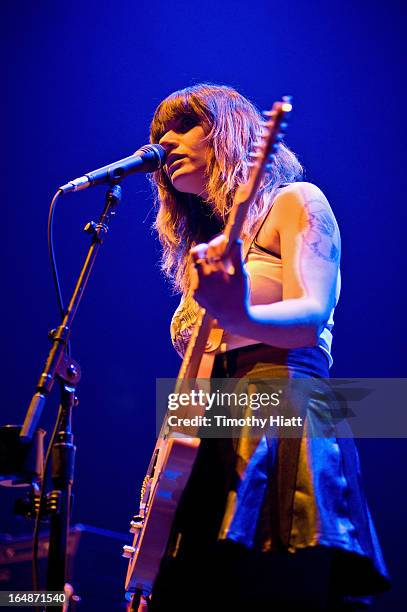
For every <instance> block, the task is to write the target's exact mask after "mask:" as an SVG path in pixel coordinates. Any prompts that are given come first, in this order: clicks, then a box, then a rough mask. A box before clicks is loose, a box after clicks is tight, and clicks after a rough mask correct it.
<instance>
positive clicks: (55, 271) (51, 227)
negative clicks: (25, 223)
mask: <svg viewBox="0 0 407 612" xmlns="http://www.w3.org/2000/svg"><path fill="white" fill-rule="evenodd" d="M62 193H63V192H62V191H61V189H58V191H57V192H56V194H55V195H54V197H53V198H52V201H51V205H50V207H49V213H48V226H47V238H48V255H49V260H50V264H51V272H52V278H53V280H54V286H55V291H56V294H57V301H58V306H59V312H60V315H61V319H63V318H64V316H65V307H64V301H63V298H62V290H61V284H60V282H59V274H58V267H57V262H56V257H55V249H54V214H55V208H56V204H57V201H58V199H59V198H60V196H61V195H62ZM66 352H67V355H70V354H71V343H70V342H69V341H68V343H67V346H66Z"/></svg>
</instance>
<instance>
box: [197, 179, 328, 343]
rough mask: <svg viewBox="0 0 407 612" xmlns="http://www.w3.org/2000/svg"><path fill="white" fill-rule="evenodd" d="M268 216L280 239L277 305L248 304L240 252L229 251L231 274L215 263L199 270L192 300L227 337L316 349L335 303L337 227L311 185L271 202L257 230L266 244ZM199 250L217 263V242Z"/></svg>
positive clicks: (296, 186) (293, 187)
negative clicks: (195, 301)
mask: <svg viewBox="0 0 407 612" xmlns="http://www.w3.org/2000/svg"><path fill="white" fill-rule="evenodd" d="M271 218H272V224H273V227H274V228H276V229H277V231H278V234H279V237H280V248H281V261H282V285H283V296H282V298H283V299H282V301H280V302H274V303H272V304H261V305H254V306H253V305H250V304H249V299H248V285H247V275H246V273H245V271H244V268H243V264H242V262H241V255H240V248H239V249H237V248H234V249H232V251H231V262H232V265H233V267H234V274H233V275H230V274H226V273H225V272H224V271H221V270H219V269H216V264H210V263H209V264H204V266H198V273H197V274H196V273H195V275H196V285H197V289H196V292H195V297H196V299H197V300H198V302H200V304H201V305H202V306H204V307H205V308H207V309H208V311H209V312H210V313H211V314H212V316H215V317H216V318H217V319H218V322H219V324H220V325H221V326H222V327H224V328H225V329H227V330H228V331H229V332H231V333H234V334H238V335H239V336H244V337H246V338H250V339H252V340H258V341H259V342H264V343H265V344H271V345H273V346H277V347H281V348H297V347H307V346H315V345H316V344H317V342H318V337H319V334H320V332H321V331H322V329H323V327H324V325H325V324H326V322H327V321H328V319H329V315H330V312H331V309H332V308H333V306H334V305H335V293H336V283H337V277H338V268H339V260H340V234H339V229H338V225H337V223H336V220H335V217H334V214H333V212H332V210H331V207H330V206H329V203H328V201H327V199H326V198H325V196H324V195H323V193H322V192H321V191H320V190H319V189H318V188H317V187H315V185H311V184H310V183H294V184H293V185H291V186H289V187H286V188H285V189H284V190H282V192H281V193H280V194H279V195H278V196H277V197H276V198H275V201H274V204H273V210H272V214H270V215H269V216H268V219H267V221H266V225H265V227H264V229H263V230H262V235H263V236H264V237H265V239H266V240H267V230H268V228H267V223H271V222H270V221H269V219H271ZM215 240H216V239H215ZM201 246H202V247H204V246H205V247H206V246H207V249H206V251H205V253H204V254H205V255H206V257H207V259H208V260H209V262H210V261H211V257H212V258H215V260H216V258H217V257H216V256H217V255H218V253H219V249H220V248H221V241H219V240H218V242H215V241H212V242H210V243H209V245H201ZM195 249H199V247H195ZM202 254H203V251H202V249H201V251H200V256H201V257H202Z"/></svg>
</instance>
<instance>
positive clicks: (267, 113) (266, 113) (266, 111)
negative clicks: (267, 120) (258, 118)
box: [261, 110, 276, 117]
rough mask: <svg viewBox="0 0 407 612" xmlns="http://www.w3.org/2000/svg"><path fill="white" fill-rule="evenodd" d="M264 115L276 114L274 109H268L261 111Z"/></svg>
mask: <svg viewBox="0 0 407 612" xmlns="http://www.w3.org/2000/svg"><path fill="white" fill-rule="evenodd" d="M261 114H262V115H263V116H264V117H274V116H275V114H276V111H270V110H264V111H262V113H261Z"/></svg>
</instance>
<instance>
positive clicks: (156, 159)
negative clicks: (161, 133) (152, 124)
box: [59, 144, 166, 193]
mask: <svg viewBox="0 0 407 612" xmlns="http://www.w3.org/2000/svg"><path fill="white" fill-rule="evenodd" d="M165 158H166V151H165V149H164V147H162V146H161V145H159V144H148V145H144V147H141V148H140V149H138V150H137V151H136V152H135V153H133V155H130V156H129V157H125V158H124V159H119V161H117V162H113V163H112V164H109V165H108V166H103V168H98V169H97V170H93V171H92V172H88V173H87V174H85V175H84V176H80V177H79V178H77V179H75V180H73V181H69V183H66V184H65V185H62V187H60V188H59V191H62V193H69V192H70V191H80V190H81V189H87V188H88V187H93V186H94V185H102V184H103V183H118V182H119V181H121V180H122V179H123V178H124V177H126V176H127V175H128V174H133V173H135V172H155V170H158V169H159V168H161V166H163V164H165Z"/></svg>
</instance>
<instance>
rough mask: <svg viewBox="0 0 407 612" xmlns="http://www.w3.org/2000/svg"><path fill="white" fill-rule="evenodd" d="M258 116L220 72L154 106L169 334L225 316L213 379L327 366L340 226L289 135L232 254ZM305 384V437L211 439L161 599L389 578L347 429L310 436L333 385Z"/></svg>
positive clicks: (275, 601) (316, 603) (264, 597)
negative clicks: (206, 316) (235, 207)
mask: <svg viewBox="0 0 407 612" xmlns="http://www.w3.org/2000/svg"><path fill="white" fill-rule="evenodd" d="M260 129H261V116H260V115H259V113H258V112H257V110H256V109H255V107H254V106H253V105H252V104H251V103H250V102H249V101H248V100H247V99H246V98H244V97H243V96H241V95H240V94H239V93H238V92H236V91H235V90H234V89H232V88H229V87H224V86H217V85H211V84H202V85H196V86H193V87H190V88H187V89H184V90H181V91H178V92H175V93H173V94H171V95H170V96H169V97H168V98H166V99H165V100H164V101H163V102H162V103H161V104H160V105H159V106H158V108H157V110H156V112H155V115H154V118H153V121H152V125H151V133H150V138H151V142H159V143H160V144H161V145H162V146H163V147H164V148H165V149H166V152H167V161H166V164H165V166H164V168H163V169H161V170H159V171H158V172H156V173H155V174H154V175H153V177H152V179H153V183H154V185H155V186H156V189H157V200H158V203H159V209H158V214H157V219H156V222H155V227H156V230H157V232H158V235H159V238H160V241H161V244H162V247H163V256H162V268H163V270H164V272H165V273H166V275H167V276H168V277H169V278H170V279H171V281H172V283H173V286H174V287H175V289H176V290H178V291H180V292H181V293H182V299H181V303H180V305H179V307H178V309H177V311H176V312H175V315H174V317H173V321H172V325H171V333H172V339H173V342H174V345H175V347H176V349H177V350H178V352H179V353H180V354H181V355H182V354H183V353H184V351H185V348H186V346H187V344H188V339H189V337H190V334H191V331H192V329H193V325H194V322H195V319H196V315H197V311H198V308H199V306H201V307H204V308H205V309H206V310H207V311H208V312H209V313H210V314H211V315H212V316H213V317H214V318H216V320H217V325H218V326H219V327H221V328H223V329H224V330H225V331H224V334H223V338H222V350H220V348H219V350H218V355H217V357H216V359H215V363H214V369H213V373H212V375H213V376H214V377H217V378H225V377H232V378H235V379H236V378H238V379H242V377H245V379H247V378H252V379H256V378H257V379H258V378H259V377H262V378H263V379H264V378H265V377H266V378H269V379H272V378H275V377H280V378H286V379H290V380H292V379H297V378H300V377H301V378H305V379H308V380H310V379H312V380H315V379H323V378H327V377H328V376H329V372H328V370H329V367H330V366H331V364H332V358H331V340H332V327H333V311H334V308H335V306H336V303H337V301H338V297H339V290H340V272H339V260H340V248H341V247H340V235H339V230H338V226H337V223H336V220H335V217H334V215H333V212H332V210H331V208H330V206H329V204H328V202H327V200H326V198H325V197H324V195H323V194H322V193H321V191H320V190H319V189H318V188H317V187H316V186H314V185H311V184H309V183H306V182H301V178H302V168H301V165H300V163H299V162H298V160H297V158H296V157H295V155H294V154H293V153H292V152H291V151H290V150H289V149H288V148H287V147H286V146H284V145H281V146H280V148H279V150H278V152H277V154H276V157H275V160H274V162H273V164H272V167H271V170H270V171H269V173H268V175H267V176H266V179H265V180H264V181H263V183H262V186H261V189H260V190H259V193H258V195H257V197H256V199H255V201H254V202H253V204H252V205H251V207H250V210H249V212H248V215H247V218H246V220H245V223H244V226H243V230H242V235H241V238H242V242H243V248H241V246H240V244H235V245H233V246H232V248H231V250H230V253H229V255H228V262H224V261H223V260H222V254H223V250H224V247H225V241H224V238H223V235H222V230H223V228H224V226H225V223H226V221H227V219H228V214H229V211H230V209H231V207H232V204H233V198H234V195H235V193H236V190H237V188H238V186H239V185H240V184H242V183H245V182H246V180H247V177H248V172H249V161H250V157H249V152H250V150H251V149H252V148H253V143H254V141H255V140H256V139H257V137H258V133H259V131H260ZM214 236H216V237H215V238H214ZM243 260H244V261H243ZM300 395H301V397H300V399H299V403H300V404H301V414H302V415H303V416H304V417H305V425H304V427H303V429H302V432H301V435H300V436H299V437H297V438H283V437H281V436H280V437H279V436H277V437H276V436H272V435H271V436H267V435H265V436H262V437H261V438H255V437H253V438H243V437H242V438H241V439H240V440H239V441H238V442H237V443H236V440H231V439H228V440H226V439H225V440H223V439H222V440H213V439H210V440H208V439H204V440H202V443H201V446H200V450H199V455H198V458H197V461H196V463H195V466H194V470H193V473H192V475H191V478H190V481H189V483H188V486H187V488H186V490H185V493H184V495H183V498H182V500H181V503H180V506H179V509H178V512H177V516H176V519H175V522H174V525H173V532H172V537H171V538H170V542H169V547H168V551H167V552H168V554H167V555H166V557H165V558H164V559H163V561H162V564H161V569H160V573H159V576H158V578H157V580H156V583H155V586H154V590H153V596H152V609H153V610H167V609H170V608H171V609H172V607H177V608H178V609H191V608H192V607H195V608H198V609H206V608H209V607H211V608H212V609H216V610H217V609H219V610H221V609H226V608H228V609H229V608H230V609H246V610H278V611H280V610H293V609H302V610H313V611H317V610H347V609H361V608H362V607H363V606H367V605H368V603H369V597H368V596H369V595H371V594H373V593H376V592H379V591H381V590H383V589H385V588H386V587H387V574H386V570H385V567H384V564H383V561H382V558H381V553H380V548H379V545H378V543H377V540H376V536H375V532H374V527H373V525H372V522H371V520H370V515H369V511H368V508H367V505H366V502H365V500H364V497H363V493H362V489H361V486H360V475H359V468H358V458H357V452H356V449H355V446H354V444H353V441H352V440H351V439H344V440H341V439H337V438H336V436H335V435H334V433H333V434H332V435H330V436H324V437H320V438H313V437H312V436H310V435H307V434H308V433H309V432H310V430H311V428H313V427H315V425H316V424H318V419H320V420H321V419H322V420H323V419H324V418H326V414H327V411H329V407H328V405H327V400H326V397H324V395H323V394H322V396H321V395H319V396H318V395H317V394H316V393H314V392H305V391H302V392H301V394H300ZM321 422H322V421H321Z"/></svg>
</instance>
